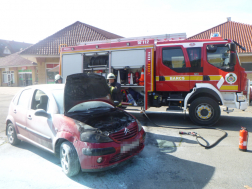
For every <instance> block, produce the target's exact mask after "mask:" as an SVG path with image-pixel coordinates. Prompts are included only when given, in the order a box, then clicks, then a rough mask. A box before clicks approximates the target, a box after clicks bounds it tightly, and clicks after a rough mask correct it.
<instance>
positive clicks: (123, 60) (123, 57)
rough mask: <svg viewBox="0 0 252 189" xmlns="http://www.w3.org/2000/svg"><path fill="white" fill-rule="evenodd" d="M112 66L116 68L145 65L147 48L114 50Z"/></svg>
mask: <svg viewBox="0 0 252 189" xmlns="http://www.w3.org/2000/svg"><path fill="white" fill-rule="evenodd" d="M111 54H112V56H111V66H112V67H113V68H114V69H122V68H125V67H126V66H129V67H130V68H140V67H142V66H143V65H145V50H128V51H127V50H126V51H112V53H111Z"/></svg>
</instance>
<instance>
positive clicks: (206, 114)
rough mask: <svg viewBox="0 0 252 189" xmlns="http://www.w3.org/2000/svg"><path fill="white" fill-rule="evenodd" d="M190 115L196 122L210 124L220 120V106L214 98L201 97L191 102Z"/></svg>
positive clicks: (204, 124)
mask: <svg viewBox="0 0 252 189" xmlns="http://www.w3.org/2000/svg"><path fill="white" fill-rule="evenodd" d="M189 115H190V118H191V120H192V121H193V122H194V123H195V124H197V125H203V126H210V125H213V124H215V123H216V122H217V121H218V120H219V118H220V107H219V105H218V103H217V102H216V101H215V100H213V99H212V98H209V97H200V98H197V99H195V100H194V101H193V102H192V103H191V105H190V108H189Z"/></svg>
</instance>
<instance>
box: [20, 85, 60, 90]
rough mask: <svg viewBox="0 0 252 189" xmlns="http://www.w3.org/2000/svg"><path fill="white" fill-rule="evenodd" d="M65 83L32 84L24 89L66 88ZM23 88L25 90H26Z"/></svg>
mask: <svg viewBox="0 0 252 189" xmlns="http://www.w3.org/2000/svg"><path fill="white" fill-rule="evenodd" d="M64 88H65V84H41V85H30V86H27V87H25V88H24V89H40V90H42V91H44V92H46V91H47V92H51V91H52V90H59V89H62V90H64ZM24 89H23V90H24Z"/></svg>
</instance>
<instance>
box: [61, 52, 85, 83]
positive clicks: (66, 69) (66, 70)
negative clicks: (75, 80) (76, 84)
mask: <svg viewBox="0 0 252 189" xmlns="http://www.w3.org/2000/svg"><path fill="white" fill-rule="evenodd" d="M61 73H62V77H63V82H64V83H65V81H66V77H67V76H68V75H71V74H75V73H83V56H82V54H64V55H63V56H62V68H61Z"/></svg>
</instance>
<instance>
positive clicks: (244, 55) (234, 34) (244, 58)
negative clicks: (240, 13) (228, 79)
mask: <svg viewBox="0 0 252 189" xmlns="http://www.w3.org/2000/svg"><path fill="white" fill-rule="evenodd" d="M214 32H219V33H220V35H221V37H222V38H223V39H232V40H234V41H236V42H238V43H239V44H240V45H242V46H243V47H245V48H246V51H243V50H242V49H240V48H239V47H237V52H238V55H239V57H240V62H241V64H242V67H244V68H245V70H246V72H247V74H248V78H249V79H250V80H252V25H249V24H243V23H239V22H233V21H231V18H230V17H228V18H227V22H224V23H222V24H220V25H218V26H215V27H213V28H210V29H208V30H206V31H203V32H201V33H199V34H196V35H194V36H192V37H189V38H188V39H209V38H210V35H211V33H214Z"/></svg>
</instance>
